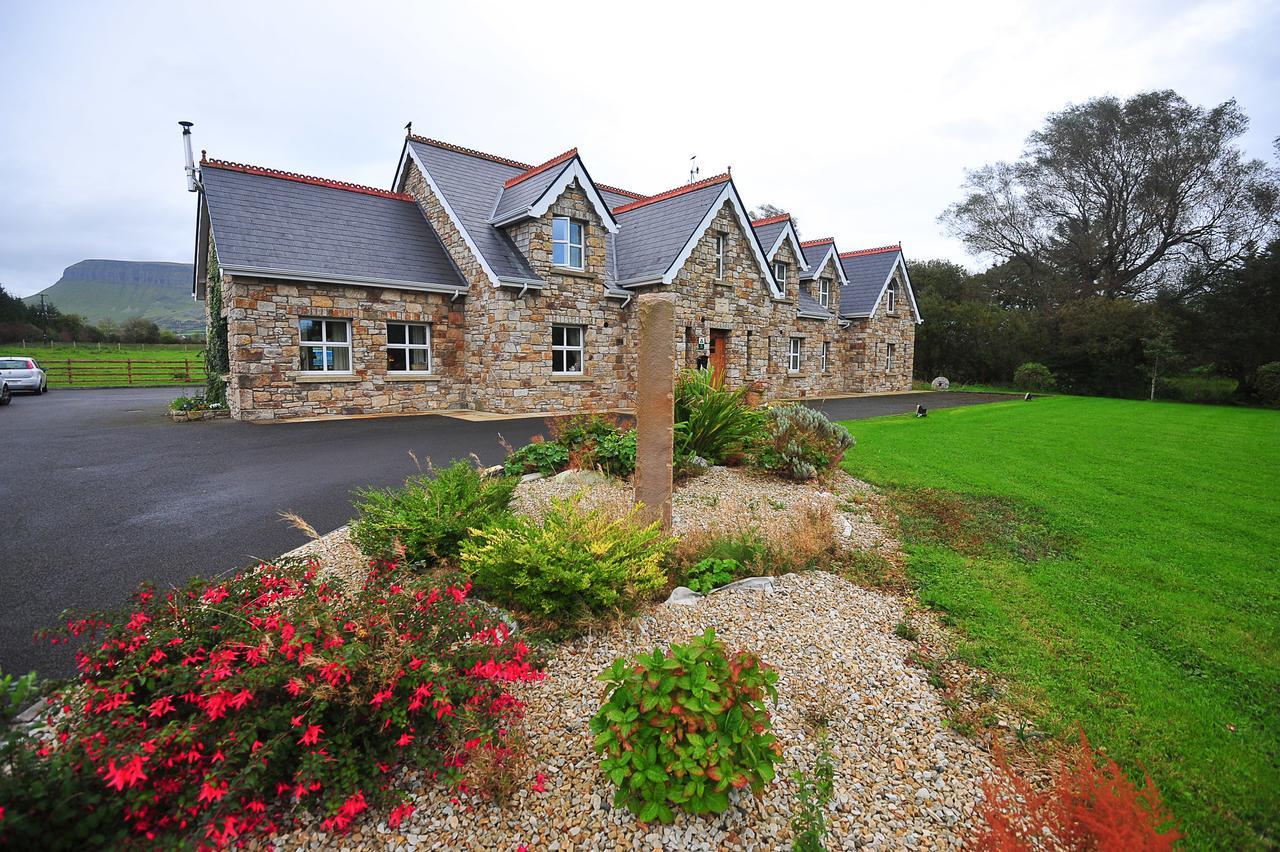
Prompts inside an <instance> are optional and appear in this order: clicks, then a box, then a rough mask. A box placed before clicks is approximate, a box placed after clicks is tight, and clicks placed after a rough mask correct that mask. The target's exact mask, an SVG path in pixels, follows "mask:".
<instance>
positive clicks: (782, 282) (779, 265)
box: [773, 261, 791, 296]
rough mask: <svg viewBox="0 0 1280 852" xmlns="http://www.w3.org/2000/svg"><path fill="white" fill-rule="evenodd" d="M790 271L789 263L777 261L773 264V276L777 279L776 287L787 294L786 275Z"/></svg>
mask: <svg viewBox="0 0 1280 852" xmlns="http://www.w3.org/2000/svg"><path fill="white" fill-rule="evenodd" d="M790 272H791V264H789V263H783V262H781V261H778V262H776V263H774V264H773V277H774V278H777V279H778V289H779V290H781V291H782V295H784V296H785V295H787V276H788V275H789V274H790Z"/></svg>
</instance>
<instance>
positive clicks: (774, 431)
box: [755, 405, 854, 480]
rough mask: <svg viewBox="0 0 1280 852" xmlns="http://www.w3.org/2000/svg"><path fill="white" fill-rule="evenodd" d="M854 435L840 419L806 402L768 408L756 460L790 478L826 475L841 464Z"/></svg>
mask: <svg viewBox="0 0 1280 852" xmlns="http://www.w3.org/2000/svg"><path fill="white" fill-rule="evenodd" d="M852 446H854V440H853V436H852V435H850V434H849V430H848V429H846V428H845V427H844V426H842V425H840V424H839V423H833V422H831V420H830V419H828V418H827V416H826V415H825V414H823V413H822V412H820V411H815V410H814V409H812V408H810V407H808V406H807V405H782V406H777V407H775V408H770V409H769V412H768V419H767V420H766V428H765V435H764V437H763V439H762V440H761V442H760V445H759V446H758V447H757V449H756V453H755V460H756V464H757V465H759V466H760V467H763V468H764V469H765V470H769V471H772V472H774V473H777V474H780V475H782V476H785V477H787V478H789V479H795V480H807V479H814V478H816V477H819V476H825V475H827V474H829V473H831V472H832V471H834V470H835V469H836V468H837V467H839V466H840V461H841V459H843V458H844V453H845V450H848V449H849V448H851V447H852Z"/></svg>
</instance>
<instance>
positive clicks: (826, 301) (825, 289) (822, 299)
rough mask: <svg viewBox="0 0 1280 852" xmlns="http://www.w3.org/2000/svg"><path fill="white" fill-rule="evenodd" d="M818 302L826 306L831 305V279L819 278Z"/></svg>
mask: <svg viewBox="0 0 1280 852" xmlns="http://www.w3.org/2000/svg"><path fill="white" fill-rule="evenodd" d="M818 304H819V305H822V307H824V308H829V307H831V279H830V278H819V279H818Z"/></svg>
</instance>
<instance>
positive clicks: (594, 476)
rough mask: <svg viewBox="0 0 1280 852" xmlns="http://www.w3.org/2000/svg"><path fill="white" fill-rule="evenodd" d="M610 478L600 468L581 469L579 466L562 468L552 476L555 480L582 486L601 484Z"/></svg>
mask: <svg viewBox="0 0 1280 852" xmlns="http://www.w3.org/2000/svg"><path fill="white" fill-rule="evenodd" d="M608 478H609V477H607V476H605V475H604V474H603V473H601V472H600V471H598V470H579V469H577V468H569V469H568V470H562V471H560V472H559V473H557V474H556V475H555V476H553V477H551V479H552V481H554V482H569V483H572V484H574V485H582V486H588V485H599V484H600V483H601V482H605V481H607V480H608Z"/></svg>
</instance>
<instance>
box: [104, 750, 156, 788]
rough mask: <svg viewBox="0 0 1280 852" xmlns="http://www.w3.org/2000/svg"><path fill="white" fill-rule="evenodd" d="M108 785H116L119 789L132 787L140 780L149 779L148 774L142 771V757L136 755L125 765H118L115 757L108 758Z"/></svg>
mask: <svg viewBox="0 0 1280 852" xmlns="http://www.w3.org/2000/svg"><path fill="white" fill-rule="evenodd" d="M106 777H107V786H108V787H114V788H115V789H117V790H123V789H125V788H126V787H132V786H133V785H134V784H137V783H138V782H139V781H145V780H147V776H146V775H145V774H143V772H142V758H141V757H140V756H137V755H135V756H134V757H132V758H130V760H129V762H128V763H126V764H124V765H123V766H120V767H117V766H116V761H115V758H110V759H108V760H107V771H106Z"/></svg>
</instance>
